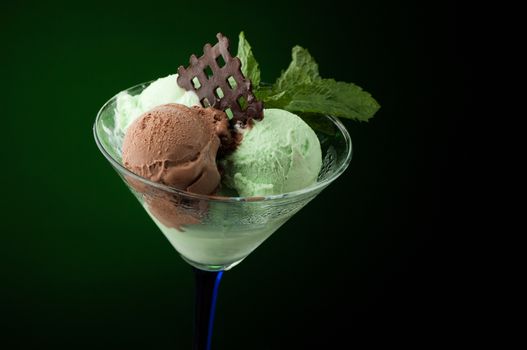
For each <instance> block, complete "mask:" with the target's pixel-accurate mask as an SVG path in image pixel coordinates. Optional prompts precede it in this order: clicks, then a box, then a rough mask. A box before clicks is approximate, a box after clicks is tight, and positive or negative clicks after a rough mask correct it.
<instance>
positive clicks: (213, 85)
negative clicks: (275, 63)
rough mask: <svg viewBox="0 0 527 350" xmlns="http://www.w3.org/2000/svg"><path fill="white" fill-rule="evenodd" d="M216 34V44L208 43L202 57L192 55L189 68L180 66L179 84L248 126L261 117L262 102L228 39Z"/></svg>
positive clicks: (239, 122)
mask: <svg viewBox="0 0 527 350" xmlns="http://www.w3.org/2000/svg"><path fill="white" fill-rule="evenodd" d="M216 37H217V38H218V43H217V44H216V45H214V46H211V45H210V44H205V46H204V47H203V56H201V57H200V58H197V57H196V55H192V56H190V66H189V67H188V68H184V67H183V66H181V67H179V68H178V74H179V76H178V79H177V82H178V84H179V86H181V87H183V88H184V89H186V90H187V91H194V92H195V93H196V94H197V95H198V96H199V99H200V102H201V105H202V106H203V107H214V108H216V109H220V110H222V111H224V112H226V113H227V114H228V115H229V114H232V115H229V117H231V116H232V119H231V123H238V124H241V125H242V126H245V125H246V124H247V123H250V122H251V120H252V119H256V120H260V119H262V117H263V104H262V102H261V101H258V100H256V97H255V96H254V94H253V92H252V84H251V80H250V79H247V78H245V77H244V76H243V73H242V71H241V62H240V59H239V58H238V57H232V55H231V54H230V52H229V39H227V37H225V36H223V34H221V33H218V34H217V35H216ZM222 60H223V62H224V64H223V65H222V64H221V63H220V62H221V61H222ZM229 110H230V113H229Z"/></svg>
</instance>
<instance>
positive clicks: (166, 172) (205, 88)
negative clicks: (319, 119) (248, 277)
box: [114, 34, 378, 266]
mask: <svg viewBox="0 0 527 350" xmlns="http://www.w3.org/2000/svg"><path fill="white" fill-rule="evenodd" d="M220 56H221V57H222V58H223V59H224V60H225V64H223V65H222V64H221V63H219V61H218V57H220ZM238 56H239V57H238V58H234V57H232V56H230V53H229V52H228V40H226V38H225V37H223V36H222V35H221V34H218V44H216V45H214V46H211V45H209V44H207V45H205V48H204V55H203V56H201V57H200V58H197V57H196V56H194V55H192V56H191V59H190V66H189V67H188V68H183V67H180V69H179V70H178V74H174V75H170V76H168V77H165V78H161V79H158V80H156V81H154V82H153V83H151V84H150V85H149V86H148V87H147V88H145V89H144V90H143V91H142V92H141V93H140V94H138V95H129V94H128V93H121V94H119V95H118V97H117V105H116V108H115V129H114V136H115V137H116V138H121V139H122V148H121V152H122V154H121V155H122V164H123V166H124V167H126V168H127V169H128V170H130V171H131V172H133V173H134V174H136V175H138V176H140V177H142V178H144V179H147V180H149V181H152V182H155V183H159V184H162V185H166V186H169V187H170V188H172V189H175V190H179V191H185V192H187V193H191V194H197V195H212V196H215V197H222V196H234V197H239V198H238V199H239V200H249V201H250V200H251V199H250V198H251V197H262V196H269V195H285V194H286V193H290V192H294V191H297V190H302V189H305V188H308V187H309V186H311V185H313V184H315V183H316V181H317V177H318V176H319V173H320V170H321V168H322V164H323V159H322V152H321V146H320V142H319V137H317V135H316V133H315V132H314V130H313V129H311V127H310V126H309V125H308V124H307V123H306V122H304V120H303V119H302V118H301V114H304V113H308V114H310V115H312V114H314V113H326V112H331V113H334V114H337V115H338V114H339V113H340V114H343V113H349V114H350V115H351V117H354V118H356V119H361V118H362V119H363V120H367V119H368V118H370V117H371V116H372V115H373V113H375V111H376V110H377V108H378V105H376V103H375V101H374V100H373V99H371V97H369V94H367V93H366V92H363V91H362V90H361V89H360V88H359V87H357V86H355V85H352V84H351V85H350V84H348V85H345V83H339V82H335V81H334V80H330V79H322V78H320V77H319V76H318V66H316V63H314V61H313V60H312V58H311V57H310V56H309V55H308V53H307V51H305V52H304V51H299V50H296V51H295V50H293V62H292V64H291V66H290V67H289V68H288V69H287V70H286V71H285V72H284V73H283V74H282V76H281V77H280V78H279V79H278V80H277V82H276V83H275V84H274V85H272V86H260V85H259V70H258V65H257V63H256V61H255V60H254V57H253V56H252V50H251V49H250V46H248V43H247V42H246V40H245V38H244V37H243V35H241V36H240V44H239V49H238ZM207 68H212V71H213V74H212V75H208V74H206V73H205V72H206V69H207ZM231 78H232V79H231ZM253 88H254V92H253V90H252V89H253ZM336 88H338V89H336ZM334 90H338V91H337V92H334ZM349 96H352V97H353V99H355V101H352V102H351V104H352V105H353V108H351V109H349V108H348V106H347V105H344V104H343V102H342V100H343V99H345V98H346V97H349ZM368 98H370V99H371V101H373V102H371V101H370V100H368ZM328 102H329V104H328ZM264 104H265V106H266V107H269V108H263V105H264ZM328 106H329V107H328ZM350 111H352V112H350ZM128 183H129V184H130V186H132V187H133V188H135V190H136V191H137V192H139V193H142V194H143V200H142V201H143V205H144V206H145V208H146V210H147V212H148V214H149V215H150V216H151V217H152V219H153V220H154V221H155V222H156V224H157V225H158V226H159V228H160V229H161V230H162V231H163V233H164V234H165V235H166V237H167V238H168V239H169V240H170V242H171V243H172V244H173V245H174V247H175V248H176V250H178V251H179V252H180V253H181V254H182V256H183V257H185V259H187V260H189V261H191V263H197V264H201V265H207V266H210V265H218V266H220V265H221V266H227V265H229V264H231V263H233V262H236V261H238V262H239V261H240V260H241V259H243V258H244V257H245V256H247V255H248V254H249V253H250V252H251V251H252V250H254V249H255V248H256V247H257V246H258V245H259V244H260V243H261V242H263V241H264V240H265V239H266V238H267V237H268V236H269V235H270V234H271V233H273V232H274V231H275V230H276V229H277V228H278V227H279V226H280V225H282V224H283V223H284V222H285V220H282V219H279V220H278V219H277V220H274V221H273V220H258V215H259V214H260V213H255V215H253V216H252V217H253V218H254V219H251V220H254V222H251V225H250V230H248V229H247V227H249V225H240V229H239V230H237V229H236V225H233V223H232V222H230V221H229V215H228V213H225V212H224V211H223V210H222V209H221V205H215V203H214V201H211V202H208V201H206V200H202V199H200V197H197V198H195V199H193V197H192V196H189V198H190V199H189V198H187V197H186V196H185V195H183V194H181V193H182V192H177V191H174V192H172V191H162V190H160V191H157V190H155V189H152V188H148V189H147V188H140V187H139V186H138V185H137V184H135V183H134V181H132V180H130V179H129V180H128ZM303 204H305V203H303ZM300 207H301V205H300V204H299V205H298V209H299V208H300ZM298 209H294V210H298ZM246 210H252V209H251V207H250V206H247V208H246ZM259 210H260V209H259ZM292 210H293V209H292ZM249 216H251V215H249ZM208 222H215V223H216V224H215V225H214V226H212V225H209V224H208ZM218 222H222V223H223V224H220V225H218V224H217V223H218Z"/></svg>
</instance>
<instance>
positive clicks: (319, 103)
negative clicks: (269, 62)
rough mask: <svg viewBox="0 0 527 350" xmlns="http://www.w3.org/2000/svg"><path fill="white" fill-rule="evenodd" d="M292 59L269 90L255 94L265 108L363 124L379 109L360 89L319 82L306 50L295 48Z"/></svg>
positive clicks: (310, 57) (311, 58)
mask: <svg viewBox="0 0 527 350" xmlns="http://www.w3.org/2000/svg"><path fill="white" fill-rule="evenodd" d="M292 56H293V60H292V61H291V64H289V67H288V68H287V69H286V70H285V71H283V72H282V75H281V76H280V77H279V78H278V79H277V80H276V82H275V83H274V85H273V86H272V87H261V88H260V89H259V90H258V91H256V96H257V97H258V98H260V99H261V100H263V101H264V104H265V107H266V108H283V109H286V110H288V111H291V112H302V113H319V114H331V115H334V116H336V117H341V118H350V119H356V120H360V121H367V120H368V119H370V118H372V117H373V115H374V114H375V112H377V111H378V110H379V108H380V106H379V104H378V103H377V101H375V99H373V97H371V95H370V94H369V93H367V92H366V91H363V90H362V88H361V87H359V86H357V85H355V84H352V83H344V82H338V81H335V80H333V79H322V78H321V77H320V75H319V73H318V64H317V63H316V62H315V60H314V59H313V57H312V56H311V55H310V54H309V51H307V50H306V49H304V48H302V47H300V46H295V47H294V48H293V52H292Z"/></svg>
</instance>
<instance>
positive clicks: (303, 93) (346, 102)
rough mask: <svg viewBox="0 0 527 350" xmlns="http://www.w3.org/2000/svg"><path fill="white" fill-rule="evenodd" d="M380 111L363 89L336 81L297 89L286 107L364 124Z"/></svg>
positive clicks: (299, 86) (325, 80)
mask: <svg viewBox="0 0 527 350" xmlns="http://www.w3.org/2000/svg"><path fill="white" fill-rule="evenodd" d="M379 108H380V106H379V104H378V103H377V101H375V100H374V99H373V97H371V95H370V94H369V93H367V92H366V91H363V90H362V88H360V87H359V86H357V85H355V84H351V83H343V82H339V81H335V80H333V79H320V80H318V81H316V82H314V83H313V84H303V85H298V86H296V88H295V90H294V91H293V92H292V96H291V98H290V100H289V102H288V103H287V104H286V105H285V106H284V109H287V110H289V111H294V112H309V113H325V114H331V115H333V116H336V117H341V118H351V119H356V120H360V121H368V119H370V118H372V117H373V115H374V114H375V112H377V111H378V110H379Z"/></svg>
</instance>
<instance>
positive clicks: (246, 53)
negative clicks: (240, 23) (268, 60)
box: [237, 32, 260, 90]
mask: <svg viewBox="0 0 527 350" xmlns="http://www.w3.org/2000/svg"><path fill="white" fill-rule="evenodd" d="M237 56H238V58H239V59H240V61H241V63H242V73H243V75H244V76H245V77H246V78H249V79H251V82H252V84H253V88H254V90H257V89H258V87H259V86H260V67H258V62H256V59H255V58H254V55H253V51H252V49H251V45H249V42H248V41H247V40H245V34H243V32H240V36H239V41H238V55H237Z"/></svg>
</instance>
